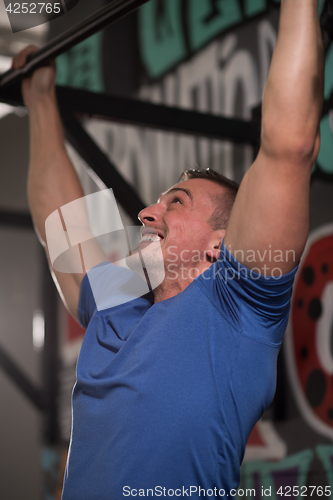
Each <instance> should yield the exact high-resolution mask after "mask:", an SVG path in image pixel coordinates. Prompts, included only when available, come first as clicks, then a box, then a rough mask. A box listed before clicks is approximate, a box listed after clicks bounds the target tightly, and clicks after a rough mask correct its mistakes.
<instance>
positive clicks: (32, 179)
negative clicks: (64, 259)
mask: <svg viewBox="0 0 333 500" xmlns="http://www.w3.org/2000/svg"><path fill="white" fill-rule="evenodd" d="M36 50H37V49H36V48H35V47H31V46H30V47H27V48H26V49H25V50H23V51H22V52H21V53H19V54H18V55H17V56H16V57H15V58H14V60H13V67H14V68H19V67H21V66H23V65H24V64H25V62H26V59H27V57H28V55H29V54H32V53H33V52H35V51H36ZM55 78H56V70H55V64H54V63H53V64H51V65H50V66H48V67H44V68H41V69H38V70H37V71H35V73H34V74H33V75H32V77H31V78H28V79H26V80H24V82H23V84H22V94H23V99H24V102H25V104H26V105H27V107H28V108H29V118H30V165H29V172H28V200H29V206H30V210H31V214H32V218H33V222H34V226H35V230H36V233H37V235H38V237H39V240H40V242H41V243H42V245H43V246H44V248H45V251H46V254H47V257H48V261H49V263H50V256H49V251H48V248H47V244H46V234H45V221H46V219H47V217H48V216H49V215H50V214H51V213H52V212H54V211H55V210H59V209H60V208H61V207H62V206H64V205H66V204H67V203H69V202H71V201H73V200H76V199H78V198H82V197H83V196H84V194H83V191H82V187H81V184H80V182H79V179H78V177H77V174H76V172H75V170H74V167H73V165H72V164H71V162H70V160H69V158H68V155H67V153H66V150H65V146H64V133H63V128H62V125H61V121H60V117H59V112H58V108H57V103H56V97H55ZM96 259H97V262H96V263H98V262H102V261H104V260H107V258H106V256H105V255H104V253H103V252H102V250H101V249H100V247H99V246H98V245H97V244H96ZM50 269H51V273H52V276H53V279H54V281H55V283H56V286H57V288H58V291H59V293H60V295H61V298H62V299H63V302H64V304H65V306H66V307H67V309H68V310H69V312H71V314H72V315H73V316H74V317H77V308H78V301H79V295H80V286H81V281H82V279H83V276H84V274H85V273H80V274H68V273H60V272H57V271H54V270H53V269H52V267H51V263H50Z"/></svg>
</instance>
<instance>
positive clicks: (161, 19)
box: [138, 0, 186, 78]
mask: <svg viewBox="0 0 333 500" xmlns="http://www.w3.org/2000/svg"><path fill="white" fill-rule="evenodd" d="M138 12H139V15H138V22H139V44H140V51H141V57H142V59H143V62H144V64H145V67H146V69H147V72H148V74H149V76H150V77H152V78H157V77H159V76H160V75H162V74H163V73H164V72H165V71H167V70H168V69H170V68H171V67H172V66H173V65H174V64H176V63H178V62H180V61H181V60H182V59H183V58H184V57H185V56H186V46H185V41H184V36H183V30H182V25H181V9H180V0H159V1H157V0H151V1H150V2H148V3H146V4H145V5H143V6H142V7H141V9H139V11H138Z"/></svg>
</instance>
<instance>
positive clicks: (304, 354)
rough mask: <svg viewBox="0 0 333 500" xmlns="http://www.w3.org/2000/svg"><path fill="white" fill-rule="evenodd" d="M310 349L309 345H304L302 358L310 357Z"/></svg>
mask: <svg viewBox="0 0 333 500" xmlns="http://www.w3.org/2000/svg"><path fill="white" fill-rule="evenodd" d="M308 354H309V351H308V348H307V347H302V349H301V358H302V359H306V358H307V357H308Z"/></svg>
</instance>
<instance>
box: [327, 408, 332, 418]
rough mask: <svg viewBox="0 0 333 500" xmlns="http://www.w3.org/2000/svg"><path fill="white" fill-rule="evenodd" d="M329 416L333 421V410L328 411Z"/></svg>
mask: <svg viewBox="0 0 333 500" xmlns="http://www.w3.org/2000/svg"><path fill="white" fill-rule="evenodd" d="M327 416H328V418H329V420H333V408H329V409H328V411H327Z"/></svg>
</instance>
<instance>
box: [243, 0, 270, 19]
mask: <svg viewBox="0 0 333 500" xmlns="http://www.w3.org/2000/svg"><path fill="white" fill-rule="evenodd" d="M266 8H267V0H245V3H244V14H245V15H246V16H247V17H251V16H256V15H257V14H260V12H263V11H264V10H266Z"/></svg>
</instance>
